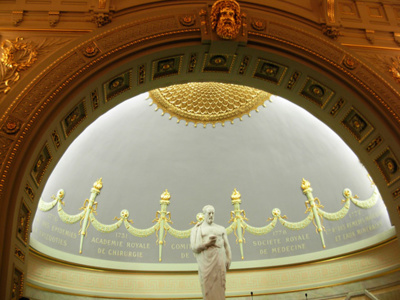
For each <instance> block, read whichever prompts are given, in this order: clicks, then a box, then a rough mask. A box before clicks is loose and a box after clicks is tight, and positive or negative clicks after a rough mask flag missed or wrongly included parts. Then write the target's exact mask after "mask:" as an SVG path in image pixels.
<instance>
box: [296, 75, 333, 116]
mask: <svg viewBox="0 0 400 300" xmlns="http://www.w3.org/2000/svg"><path fill="white" fill-rule="evenodd" d="M300 95H302V96H303V97H305V98H307V99H308V100H310V101H311V102H313V103H315V104H317V105H318V106H319V107H321V108H324V107H325V105H326V104H327V103H328V101H329V100H330V99H331V98H332V97H333V95H334V92H333V91H332V90H331V89H330V88H328V87H326V86H325V85H323V84H322V83H320V82H318V81H316V80H315V79H313V78H310V77H308V78H307V81H306V82H305V84H304V86H303V88H302V89H301V91H300Z"/></svg>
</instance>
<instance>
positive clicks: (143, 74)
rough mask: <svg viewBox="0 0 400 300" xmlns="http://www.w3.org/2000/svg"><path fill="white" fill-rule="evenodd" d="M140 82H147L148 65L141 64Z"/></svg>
mask: <svg viewBox="0 0 400 300" xmlns="http://www.w3.org/2000/svg"><path fill="white" fill-rule="evenodd" d="M137 78H138V84H139V85H140V84H143V83H145V82H146V65H140V66H139V67H138V76H137Z"/></svg>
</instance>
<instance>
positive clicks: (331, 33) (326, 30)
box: [322, 26, 340, 40]
mask: <svg viewBox="0 0 400 300" xmlns="http://www.w3.org/2000/svg"><path fill="white" fill-rule="evenodd" d="M322 33H323V34H325V35H326V36H327V37H329V38H331V39H333V40H336V39H337V38H338V37H339V36H340V30H339V29H337V28H335V27H332V26H323V27H322Z"/></svg>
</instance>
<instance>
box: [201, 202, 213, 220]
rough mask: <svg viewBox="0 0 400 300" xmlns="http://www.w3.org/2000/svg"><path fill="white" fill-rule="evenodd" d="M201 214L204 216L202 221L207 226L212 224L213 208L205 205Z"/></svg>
mask: <svg viewBox="0 0 400 300" xmlns="http://www.w3.org/2000/svg"><path fill="white" fill-rule="evenodd" d="M203 214H204V220H205V221H206V222H207V223H208V224H212V223H213V222H214V214H215V208H214V206H212V205H206V206H204V207H203Z"/></svg>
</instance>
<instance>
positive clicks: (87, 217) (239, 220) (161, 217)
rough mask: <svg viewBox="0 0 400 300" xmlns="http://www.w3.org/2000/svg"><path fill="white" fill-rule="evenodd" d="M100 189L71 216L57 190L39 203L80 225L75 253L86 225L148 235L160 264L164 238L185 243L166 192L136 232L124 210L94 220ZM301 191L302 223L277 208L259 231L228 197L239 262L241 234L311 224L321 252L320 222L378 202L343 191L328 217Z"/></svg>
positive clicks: (305, 187) (307, 187)
mask: <svg viewBox="0 0 400 300" xmlns="http://www.w3.org/2000/svg"><path fill="white" fill-rule="evenodd" d="M102 188H103V182H102V179H101V178H100V179H99V180H97V181H96V182H95V183H94V184H93V187H92V189H91V194H90V197H89V199H86V200H85V201H84V203H83V206H82V208H81V210H82V211H81V212H80V213H78V214H75V215H69V214H68V213H66V212H65V211H64V208H63V205H64V201H63V200H64V198H65V192H64V190H59V191H58V193H57V196H56V197H53V198H54V200H53V201H51V202H45V201H43V199H40V201H39V206H38V207H39V209H40V210H41V211H44V212H47V211H50V210H51V209H53V208H54V207H55V206H56V205H57V212H58V215H59V217H60V219H61V220H62V221H63V222H65V223H67V224H74V223H77V222H80V230H79V235H80V236H81V239H80V246H79V253H82V252H83V243H84V238H85V237H86V235H87V233H88V230H87V229H88V227H89V226H90V224H91V225H92V226H93V227H94V229H96V230H97V231H99V232H102V233H110V232H114V231H115V230H117V229H118V228H119V227H121V225H122V224H124V226H125V228H126V230H127V231H128V232H129V233H130V234H132V235H133V236H136V237H140V238H144V237H148V236H150V235H153V234H155V235H156V238H157V240H156V243H157V244H158V246H159V253H158V260H159V261H161V260H162V249H163V246H164V245H165V241H166V237H167V234H170V235H172V236H173V237H175V238H180V239H185V238H186V239H187V238H189V237H190V232H191V230H192V228H188V229H186V230H177V229H175V228H174V227H173V226H172V224H173V222H172V216H171V213H170V212H169V211H167V207H168V205H169V204H170V199H171V195H170V193H169V192H168V190H165V191H164V192H163V193H162V194H161V200H160V206H161V209H160V210H159V211H157V212H156V215H155V219H154V220H153V223H155V224H154V225H153V226H151V227H148V228H145V229H139V228H136V227H134V226H133V221H132V220H130V219H129V216H130V215H129V211H128V210H127V209H123V210H122V211H121V213H120V217H115V218H114V220H117V221H116V222H115V223H113V224H109V225H106V224H102V223H101V222H99V221H98V220H97V219H96V215H97V206H98V203H97V201H96V197H97V196H98V195H99V194H100V191H101V189H102ZM301 189H302V191H303V194H304V195H305V196H306V198H307V200H306V201H305V206H306V211H305V214H307V216H306V217H305V218H304V220H302V221H300V222H290V221H288V218H287V217H286V216H284V215H282V213H281V210H280V209H279V208H274V209H273V210H272V213H271V215H272V217H270V218H268V220H267V221H268V222H269V223H268V224H266V225H265V226H262V227H254V226H251V225H250V224H248V222H247V221H248V218H247V217H246V212H245V211H244V210H243V209H241V207H240V204H241V203H242V200H241V195H240V193H239V192H238V191H237V190H236V189H234V191H233V193H232V195H231V202H232V205H233V207H234V210H233V211H231V212H230V216H231V218H230V220H229V223H231V224H230V225H229V226H228V227H227V228H226V232H227V234H231V233H233V234H234V235H235V236H236V244H237V245H238V246H239V248H240V253H241V258H242V259H244V244H245V237H244V235H245V232H248V233H250V234H253V235H266V234H268V233H270V232H271V231H272V230H273V229H274V228H275V226H276V225H277V224H278V221H279V223H280V224H281V225H282V226H284V227H285V228H286V229H289V230H301V229H304V228H306V227H307V226H308V225H310V224H311V223H313V224H314V226H315V228H316V233H317V234H318V235H319V237H320V239H321V245H322V248H325V247H326V245H325V240H324V231H325V227H324V226H323V220H329V221H338V220H341V219H343V218H344V217H345V216H346V215H347V213H348V212H349V209H350V203H353V204H354V205H356V206H357V207H360V208H363V209H368V208H371V207H373V206H374V205H375V204H376V203H377V201H378V199H379V198H380V194H379V192H378V189H377V188H376V187H375V189H374V192H373V194H372V196H371V197H370V198H368V199H366V200H357V198H358V197H357V196H356V195H354V196H353V194H352V192H351V190H350V189H348V188H346V189H344V190H343V196H344V198H345V199H344V200H342V203H344V205H343V207H342V208H341V209H340V210H339V211H337V212H334V213H329V212H326V211H324V210H323V207H324V206H323V205H322V204H321V201H320V200H319V199H318V198H315V197H314V196H313V194H312V191H313V189H312V188H311V184H310V182H309V181H307V180H305V179H303V180H302V183H301ZM202 220H204V216H203V214H202V213H198V214H197V215H196V221H193V222H192V223H191V224H197V223H198V222H201V221H202Z"/></svg>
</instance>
